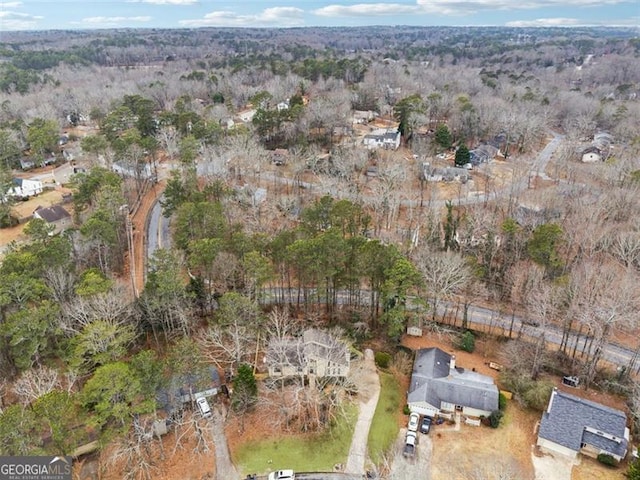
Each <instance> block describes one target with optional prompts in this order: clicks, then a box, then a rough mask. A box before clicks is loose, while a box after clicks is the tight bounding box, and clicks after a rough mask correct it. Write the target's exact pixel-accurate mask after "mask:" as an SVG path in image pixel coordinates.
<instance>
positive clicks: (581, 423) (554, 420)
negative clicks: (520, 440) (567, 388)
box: [538, 390, 628, 457]
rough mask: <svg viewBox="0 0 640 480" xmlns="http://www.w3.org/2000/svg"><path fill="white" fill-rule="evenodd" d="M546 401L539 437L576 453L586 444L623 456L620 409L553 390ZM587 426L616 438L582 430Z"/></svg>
mask: <svg viewBox="0 0 640 480" xmlns="http://www.w3.org/2000/svg"><path fill="white" fill-rule="evenodd" d="M549 403H550V407H548V408H547V410H546V411H545V413H543V414H542V420H541V421H540V431H539V432H538V436H539V437H541V438H544V439H546V440H550V441H552V442H554V443H557V444H559V445H562V446H564V447H567V448H570V449H571V450H574V451H576V452H577V451H580V447H581V445H582V444H583V443H586V444H589V445H593V446H595V447H598V448H600V449H601V450H605V451H607V452H609V453H613V454H615V455H618V456H620V457H623V456H624V455H625V453H626V451H627V443H628V442H627V440H626V439H625V428H626V426H627V417H626V415H625V414H624V412H622V411H620V410H616V409H614V408H610V407H607V406H605V405H601V404H599V403H596V402H592V401H590V400H585V399H583V398H580V397H576V396H574V395H571V394H568V393H565V392H561V391H559V390H554V391H553V393H552V395H551V398H550V399H549ZM587 427H589V428H591V429H594V430H596V431H598V432H602V433H604V434H606V435H607V436H614V437H616V439H615V440H614V439H611V438H607V437H605V436H604V435H599V434H597V433H595V432H591V431H585V428H587Z"/></svg>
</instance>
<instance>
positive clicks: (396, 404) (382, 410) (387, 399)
mask: <svg viewBox="0 0 640 480" xmlns="http://www.w3.org/2000/svg"><path fill="white" fill-rule="evenodd" d="M401 409H402V393H401V390H400V385H399V383H398V381H397V380H396V379H395V378H394V377H393V375H390V374H388V373H383V372H380V399H379V400H378V406H377V407H376V413H375V414H374V416H373V421H372V422H371V430H370V431H369V440H368V447H369V456H370V457H371V460H372V461H373V462H374V463H376V464H377V463H379V462H380V461H381V460H382V456H383V454H384V453H385V452H386V451H387V450H389V448H390V447H391V445H393V442H394V440H395V439H396V437H397V436H398V420H397V418H398V412H400V411H401Z"/></svg>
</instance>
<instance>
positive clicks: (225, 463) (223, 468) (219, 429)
mask: <svg viewBox="0 0 640 480" xmlns="http://www.w3.org/2000/svg"><path fill="white" fill-rule="evenodd" d="M211 432H212V434H213V442H214V445H215V456H216V478H217V479H218V480H238V479H239V478H240V474H239V473H238V471H237V470H236V467H235V466H234V465H233V463H231V457H230V455H229V446H228V445H227V438H226V437H225V435H224V418H223V416H222V414H221V413H220V411H219V409H218V408H214V409H213V418H212V419H211Z"/></svg>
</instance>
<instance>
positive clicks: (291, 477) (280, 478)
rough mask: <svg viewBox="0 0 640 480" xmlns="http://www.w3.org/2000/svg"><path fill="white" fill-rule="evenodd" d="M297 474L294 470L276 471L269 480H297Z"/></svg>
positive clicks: (270, 475)
mask: <svg viewBox="0 0 640 480" xmlns="http://www.w3.org/2000/svg"><path fill="white" fill-rule="evenodd" d="M295 478H296V474H295V473H293V470H276V471H275V472H271V473H270V474H269V480H295Z"/></svg>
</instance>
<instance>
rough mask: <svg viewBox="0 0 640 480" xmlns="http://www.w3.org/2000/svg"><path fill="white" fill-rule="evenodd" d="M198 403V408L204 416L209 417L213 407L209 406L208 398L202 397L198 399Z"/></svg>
mask: <svg viewBox="0 0 640 480" xmlns="http://www.w3.org/2000/svg"><path fill="white" fill-rule="evenodd" d="M196 403H197V404H198V409H199V410H200V413H201V414H202V416H203V417H204V418H208V417H210V416H211V415H212V413H211V407H210V406H209V402H207V399H206V398H204V397H200V398H198V399H197V400H196Z"/></svg>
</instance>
